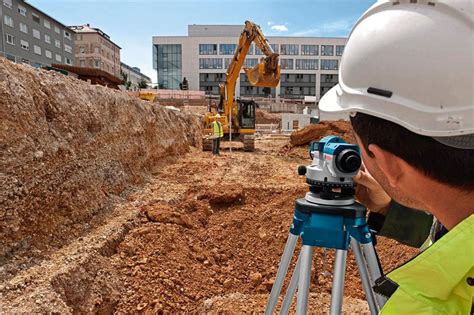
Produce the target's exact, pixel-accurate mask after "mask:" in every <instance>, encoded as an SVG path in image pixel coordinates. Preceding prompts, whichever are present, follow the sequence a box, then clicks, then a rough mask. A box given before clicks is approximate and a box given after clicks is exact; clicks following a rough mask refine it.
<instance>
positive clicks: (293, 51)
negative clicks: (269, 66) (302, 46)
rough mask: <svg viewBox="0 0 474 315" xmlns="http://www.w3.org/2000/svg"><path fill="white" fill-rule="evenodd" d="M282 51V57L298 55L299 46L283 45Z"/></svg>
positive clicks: (281, 46)
mask: <svg viewBox="0 0 474 315" xmlns="http://www.w3.org/2000/svg"><path fill="white" fill-rule="evenodd" d="M280 51H281V54H282V55H298V54H299V45H294V44H281V45H280Z"/></svg>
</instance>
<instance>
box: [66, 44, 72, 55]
mask: <svg viewBox="0 0 474 315" xmlns="http://www.w3.org/2000/svg"><path fill="white" fill-rule="evenodd" d="M64 51H66V52H68V53H72V47H71V46H69V45H66V44H64Z"/></svg>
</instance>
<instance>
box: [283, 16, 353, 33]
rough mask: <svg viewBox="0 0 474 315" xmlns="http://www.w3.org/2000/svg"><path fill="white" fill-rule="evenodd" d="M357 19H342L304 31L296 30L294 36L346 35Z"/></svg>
mask: <svg viewBox="0 0 474 315" xmlns="http://www.w3.org/2000/svg"><path fill="white" fill-rule="evenodd" d="M354 23H355V19H352V18H351V19H341V20H336V21H331V22H327V23H324V24H322V25H321V26H319V27H315V28H310V29H307V30H303V31H298V32H294V33H293V34H292V35H293V36H346V35H347V34H348V33H349V32H350V30H351V29H352V26H353V25H354Z"/></svg>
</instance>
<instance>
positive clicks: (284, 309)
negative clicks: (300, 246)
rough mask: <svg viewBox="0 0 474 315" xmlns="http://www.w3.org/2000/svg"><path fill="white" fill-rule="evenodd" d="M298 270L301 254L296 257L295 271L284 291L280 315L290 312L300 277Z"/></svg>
mask: <svg viewBox="0 0 474 315" xmlns="http://www.w3.org/2000/svg"><path fill="white" fill-rule="evenodd" d="M300 268H301V252H300V255H299V256H298V261H297V262H296V266H295V270H294V271H293V274H292V275H291V280H290V284H289V285H288V288H287V289H286V293H285V297H284V298H283V302H282V303H281V309H280V314H281V315H286V314H288V312H289V311H290V306H291V301H292V300H293V296H294V295H295V292H296V287H297V286H298V278H299V276H300Z"/></svg>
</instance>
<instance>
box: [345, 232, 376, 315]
mask: <svg viewBox="0 0 474 315" xmlns="http://www.w3.org/2000/svg"><path fill="white" fill-rule="evenodd" d="M351 248H352V251H353V252H354V256H355V259H356V262H357V267H358V268H359V274H360V279H361V281H362V287H363V288H364V292H365V296H366V298H367V303H368V304H369V309H370V314H372V315H376V314H378V309H377V304H376V303H375V297H374V291H373V290H372V287H371V285H370V279H369V274H368V271H367V265H366V264H365V260H364V256H363V255H362V250H361V249H360V245H359V242H357V240H355V239H354V238H352V237H351Z"/></svg>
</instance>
